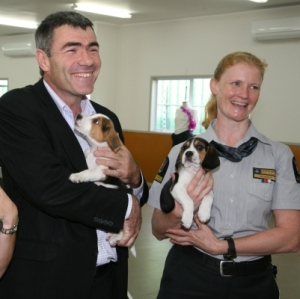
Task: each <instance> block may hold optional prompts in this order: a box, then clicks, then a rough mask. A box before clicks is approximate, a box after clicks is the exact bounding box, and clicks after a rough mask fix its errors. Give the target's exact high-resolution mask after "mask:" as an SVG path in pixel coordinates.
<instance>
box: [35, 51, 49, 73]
mask: <svg viewBox="0 0 300 299" xmlns="http://www.w3.org/2000/svg"><path fill="white" fill-rule="evenodd" d="M35 58H36V61H37V63H38V65H39V67H40V68H41V69H42V70H43V71H44V72H47V71H49V69H50V63H49V57H48V56H47V54H46V53H45V52H44V51H43V50H41V49H37V50H36V53H35Z"/></svg>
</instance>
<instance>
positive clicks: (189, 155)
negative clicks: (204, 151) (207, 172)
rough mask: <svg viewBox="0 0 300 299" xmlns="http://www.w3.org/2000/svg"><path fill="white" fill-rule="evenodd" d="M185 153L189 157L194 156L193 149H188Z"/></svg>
mask: <svg viewBox="0 0 300 299" xmlns="http://www.w3.org/2000/svg"><path fill="white" fill-rule="evenodd" d="M185 155H186V156H187V157H192V156H193V152H192V151H188V152H186V153H185Z"/></svg>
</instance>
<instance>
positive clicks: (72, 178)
mask: <svg viewBox="0 0 300 299" xmlns="http://www.w3.org/2000/svg"><path fill="white" fill-rule="evenodd" d="M69 180H70V181H71V182H73V183H81V178H80V175H79V174H78V173H73V174H71V175H70V176H69Z"/></svg>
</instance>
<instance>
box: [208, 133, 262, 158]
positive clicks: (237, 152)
mask: <svg viewBox="0 0 300 299" xmlns="http://www.w3.org/2000/svg"><path fill="white" fill-rule="evenodd" d="M257 143H258V139H257V138H255V137H251V138H250V139H249V140H248V141H247V142H245V143H243V144H241V145H240V146H239V147H237V148H236V147H230V146H227V145H223V144H220V143H217V142H215V141H214V140H212V141H211V142H210V144H211V145H213V146H214V148H215V149H216V151H217V152H218V155H219V156H220V157H224V158H226V159H227V160H229V161H231V162H240V161H241V160H242V159H243V158H244V157H247V156H249V155H251V154H252V153H253V151H254V150H255V148H256V146H257Z"/></svg>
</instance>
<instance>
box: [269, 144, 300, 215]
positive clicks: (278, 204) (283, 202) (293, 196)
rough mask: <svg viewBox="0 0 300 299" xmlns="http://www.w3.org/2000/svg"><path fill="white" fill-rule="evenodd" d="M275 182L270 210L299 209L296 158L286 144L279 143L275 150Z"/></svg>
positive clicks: (299, 199)
mask: <svg viewBox="0 0 300 299" xmlns="http://www.w3.org/2000/svg"><path fill="white" fill-rule="evenodd" d="M275 157H276V162H275V163H276V176H277V177H276V183H275V186H274V192H273V195H274V197H273V203H272V210H275V209H277V210H278V209H283V210H284V209H293V210H300V184H299V182H298V181H297V173H296V171H295V167H296V160H295V159H294V156H293V153H292V151H291V150H290V148H289V147H288V146H285V145H279V146H278V148H277V149H276V151H275Z"/></svg>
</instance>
